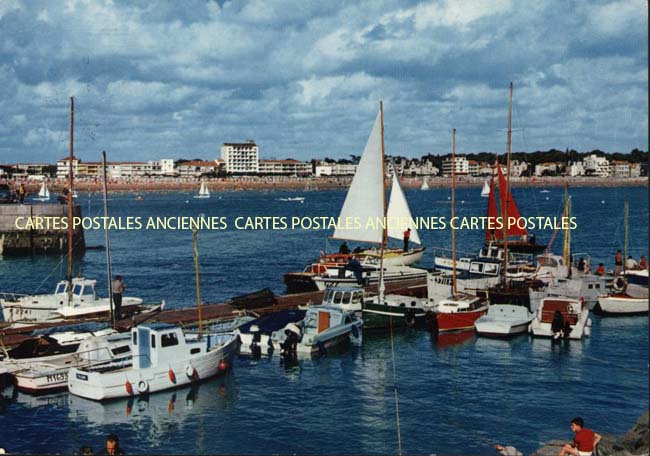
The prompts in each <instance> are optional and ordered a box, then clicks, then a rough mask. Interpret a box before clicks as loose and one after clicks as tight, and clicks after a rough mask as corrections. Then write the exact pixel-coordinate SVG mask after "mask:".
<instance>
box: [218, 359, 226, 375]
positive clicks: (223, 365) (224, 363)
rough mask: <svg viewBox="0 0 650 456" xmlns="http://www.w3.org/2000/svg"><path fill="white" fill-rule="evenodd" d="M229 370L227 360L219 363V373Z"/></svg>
mask: <svg viewBox="0 0 650 456" xmlns="http://www.w3.org/2000/svg"><path fill="white" fill-rule="evenodd" d="M227 370H228V363H227V362H226V360H225V359H222V360H221V361H219V371H220V372H225V371H227Z"/></svg>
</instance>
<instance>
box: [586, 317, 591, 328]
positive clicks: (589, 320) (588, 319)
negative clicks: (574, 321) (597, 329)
mask: <svg viewBox="0 0 650 456" xmlns="http://www.w3.org/2000/svg"><path fill="white" fill-rule="evenodd" d="M587 326H588V327H589V326H591V318H587Z"/></svg>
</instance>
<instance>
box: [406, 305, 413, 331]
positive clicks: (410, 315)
mask: <svg viewBox="0 0 650 456" xmlns="http://www.w3.org/2000/svg"><path fill="white" fill-rule="evenodd" d="M404 321H405V322H406V326H408V327H409V328H412V327H413V326H415V310H413V309H410V310H409V311H408V312H406V314H405V315H404Z"/></svg>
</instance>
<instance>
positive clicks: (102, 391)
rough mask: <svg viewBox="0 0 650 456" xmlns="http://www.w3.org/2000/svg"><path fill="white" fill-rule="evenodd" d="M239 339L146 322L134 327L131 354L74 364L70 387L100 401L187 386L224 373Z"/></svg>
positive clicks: (82, 395)
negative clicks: (83, 364) (130, 355)
mask: <svg viewBox="0 0 650 456" xmlns="http://www.w3.org/2000/svg"><path fill="white" fill-rule="evenodd" d="M237 341H238V339H237V336H236V335H235V334H234V333H233V332H231V333H225V334H224V333H216V334H210V333H206V334H200V333H189V332H185V331H183V329H182V328H180V327H178V326H172V325H167V324H162V323H152V324H141V325H140V326H138V327H137V328H133V329H132V330H131V347H132V348H131V349H132V352H133V356H132V358H131V359H128V360H117V361H111V362H107V363H101V364H94V365H92V366H88V367H73V368H72V369H70V373H69V375H68V388H69V389H70V392H71V393H72V394H75V395H77V396H81V397H85V398H87V399H92V400H96V401H101V400H105V399H113V398H120V397H129V396H138V395H143V394H149V393H155V392H157V391H163V390H167V389H171V388H176V387H178V386H182V385H188V384H190V383H195V382H198V381H200V380H204V379H207V378H210V377H214V376H215V375H217V374H219V373H225V372H226V371H227V370H228V369H229V368H230V366H231V363H232V358H233V356H234V354H235V353H236V351H237Z"/></svg>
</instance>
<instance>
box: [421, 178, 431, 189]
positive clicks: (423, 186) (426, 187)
mask: <svg viewBox="0 0 650 456" xmlns="http://www.w3.org/2000/svg"><path fill="white" fill-rule="evenodd" d="M420 190H429V184H427V180H426V179H422V186H420Z"/></svg>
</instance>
